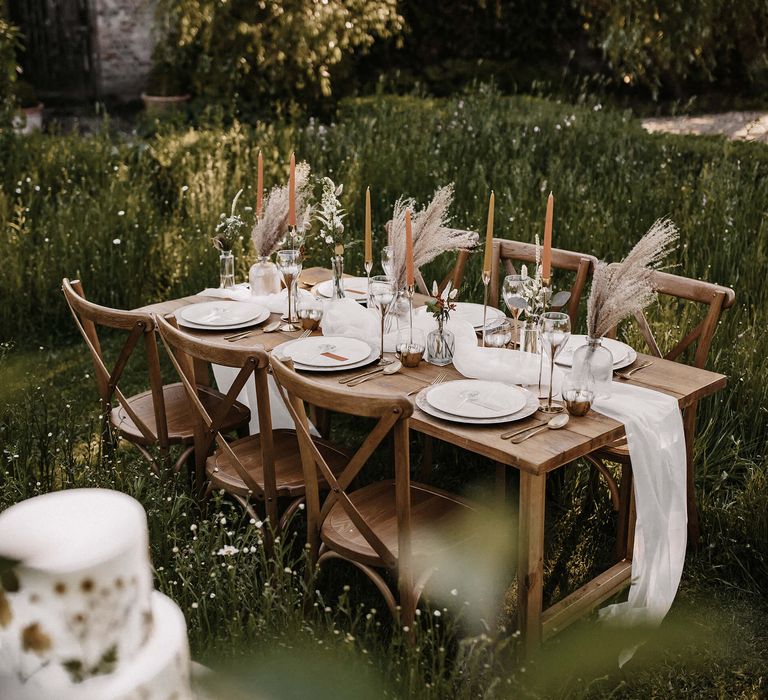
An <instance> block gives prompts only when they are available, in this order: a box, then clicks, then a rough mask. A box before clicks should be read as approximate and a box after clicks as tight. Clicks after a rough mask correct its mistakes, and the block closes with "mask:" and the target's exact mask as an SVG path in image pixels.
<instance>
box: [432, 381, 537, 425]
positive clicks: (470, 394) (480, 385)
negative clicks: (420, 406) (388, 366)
mask: <svg viewBox="0 0 768 700" xmlns="http://www.w3.org/2000/svg"><path fill="white" fill-rule="evenodd" d="M426 397H427V402H428V403H429V405H430V406H432V407H433V408H436V409H437V410H438V411H442V412H443V413H450V414H451V415H454V416H460V417H461V418H503V417H505V416H509V415H512V414H513V413H516V412H517V411H519V410H520V409H521V408H523V406H525V402H526V399H527V396H526V394H525V392H524V391H523V390H522V389H521V388H520V387H517V386H510V385H509V384H503V383H502V382H489V381H486V380H483V379H457V380H455V381H452V382H443V383H442V384H438V385H437V386H434V387H432V388H431V389H430V390H429V391H427V392H426Z"/></svg>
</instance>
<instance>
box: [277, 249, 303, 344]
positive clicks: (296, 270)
mask: <svg viewBox="0 0 768 700" xmlns="http://www.w3.org/2000/svg"><path fill="white" fill-rule="evenodd" d="M301 267H302V266H301V251H300V250H278V251H277V269H278V270H280V273H281V274H282V275H283V282H285V288H286V290H287V291H288V320H287V322H286V323H284V324H283V325H282V326H280V330H281V331H287V332H291V331H298V330H301V329H300V328H299V326H297V325H296V323H295V322H294V310H293V286H294V285H295V284H296V282H297V281H298V279H299V275H300V274H301Z"/></svg>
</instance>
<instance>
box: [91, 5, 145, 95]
mask: <svg viewBox="0 0 768 700" xmlns="http://www.w3.org/2000/svg"><path fill="white" fill-rule="evenodd" d="M90 5H91V7H90V15H91V27H92V32H93V33H92V37H93V38H92V47H91V48H92V53H93V59H94V61H93V67H94V70H95V74H96V75H95V78H96V81H95V82H96V90H97V93H98V95H99V96H101V97H106V96H114V97H119V98H122V99H133V98H136V97H138V96H139V95H140V94H141V92H142V91H143V90H144V87H145V84H146V80H147V76H148V75H149V71H150V69H151V67H152V49H153V48H154V0H90Z"/></svg>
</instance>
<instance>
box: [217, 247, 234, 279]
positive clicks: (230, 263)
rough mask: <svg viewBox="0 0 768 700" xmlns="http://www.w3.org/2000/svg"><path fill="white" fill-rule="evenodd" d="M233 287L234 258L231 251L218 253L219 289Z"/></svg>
mask: <svg viewBox="0 0 768 700" xmlns="http://www.w3.org/2000/svg"><path fill="white" fill-rule="evenodd" d="M234 286H235V256H234V255H233V254H232V251H231V250H222V251H221V252H220V253H219V288H220V289H230V288H231V287H234Z"/></svg>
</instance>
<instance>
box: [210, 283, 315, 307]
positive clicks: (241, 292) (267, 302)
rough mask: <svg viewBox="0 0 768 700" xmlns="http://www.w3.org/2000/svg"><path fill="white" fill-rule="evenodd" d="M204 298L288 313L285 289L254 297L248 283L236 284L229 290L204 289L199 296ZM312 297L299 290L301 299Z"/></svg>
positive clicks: (305, 291)
mask: <svg viewBox="0 0 768 700" xmlns="http://www.w3.org/2000/svg"><path fill="white" fill-rule="evenodd" d="M198 296H203V297H216V298H217V299H232V300H233V301H247V302H248V303H250V304H261V305H262V306H266V307H267V308H268V309H269V311H270V313H273V314H284V313H287V312H288V292H287V290H285V289H283V290H281V291H280V292H278V293H277V294H267V295H263V296H254V295H253V294H251V286H250V285H249V284H247V283H244V284H236V285H235V286H234V287H230V288H229V289H212V288H211V289H204V290H203V291H202V292H200V293H199V294H198ZM302 297H309V298H312V295H311V294H310V293H309V292H308V291H307V290H306V289H299V298H300V299H301V298H302Z"/></svg>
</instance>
